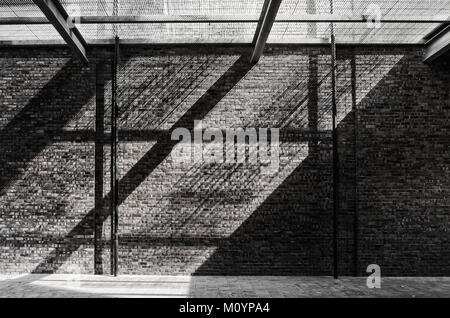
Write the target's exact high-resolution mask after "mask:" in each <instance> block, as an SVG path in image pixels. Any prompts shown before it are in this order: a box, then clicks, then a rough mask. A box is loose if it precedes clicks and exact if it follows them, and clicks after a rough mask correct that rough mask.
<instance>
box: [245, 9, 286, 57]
mask: <svg viewBox="0 0 450 318" xmlns="http://www.w3.org/2000/svg"><path fill="white" fill-rule="evenodd" d="M280 5H281V0H270V2H269V4H268V5H267V9H266V11H265V13H264V14H261V18H263V19H262V20H261V21H262V22H261V28H260V30H259V33H258V36H257V40H256V43H255V48H254V49H253V54H252V58H251V60H250V61H251V63H257V62H258V61H259V59H260V58H261V55H262V53H263V51H264V47H265V46H266V42H267V39H268V38H269V34H270V30H272V26H273V23H274V22H275V18H276V16H277V13H278V9H279V8H280ZM263 16H264V17H263Z"/></svg>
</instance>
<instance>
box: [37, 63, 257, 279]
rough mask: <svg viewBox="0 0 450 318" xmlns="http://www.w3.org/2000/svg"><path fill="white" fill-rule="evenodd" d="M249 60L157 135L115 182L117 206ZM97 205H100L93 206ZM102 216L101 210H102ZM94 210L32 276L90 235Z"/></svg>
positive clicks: (106, 200)
mask: <svg viewBox="0 0 450 318" xmlns="http://www.w3.org/2000/svg"><path fill="white" fill-rule="evenodd" d="M248 61H249V57H248V56H246V55H241V56H240V57H239V58H238V59H237V60H236V61H235V62H234V63H233V65H232V66H231V67H230V68H229V69H228V70H227V71H226V72H225V73H224V74H223V75H222V76H221V77H220V78H219V79H218V80H217V81H216V82H215V83H214V84H213V85H212V86H211V87H210V88H209V89H208V90H207V91H206V92H205V93H204V94H203V95H202V97H200V99H199V100H197V102H196V103H195V104H194V105H192V107H191V108H190V109H189V110H188V111H187V112H186V113H185V114H184V115H183V116H182V117H181V118H180V119H179V120H178V121H177V122H176V123H175V124H174V125H173V126H172V127H171V129H170V130H169V131H168V133H167V134H163V135H160V138H159V139H158V140H157V143H156V144H155V145H154V146H153V147H152V149H150V150H149V151H148V152H147V153H146V154H145V155H144V156H143V157H142V158H141V159H140V160H139V161H138V162H137V163H136V164H135V165H134V166H133V167H132V168H131V169H130V170H129V171H128V173H127V174H126V175H125V176H124V177H123V178H122V179H121V180H120V181H119V189H120V190H119V204H121V203H123V202H124V200H126V198H127V197H128V196H129V195H130V194H131V193H133V191H134V190H135V189H136V188H137V187H139V185H140V184H141V183H142V182H143V181H144V180H145V179H146V178H147V177H148V176H149V175H150V174H151V173H152V171H153V170H154V169H155V168H156V167H158V165H159V164H160V163H161V162H162V161H163V160H164V159H165V158H166V157H167V156H168V155H170V153H171V152H172V149H173V147H174V146H175V145H176V144H177V143H178V142H177V141H173V140H171V133H172V131H173V130H175V129H177V128H186V129H189V130H193V129H194V121H195V120H200V119H202V118H203V117H204V116H206V115H207V114H208V112H209V111H211V110H212V109H213V108H214V107H215V105H217V103H219V102H220V100H222V98H223V97H224V96H225V95H226V94H227V93H228V92H229V91H231V90H232V89H233V87H234V86H235V85H236V84H237V83H239V81H240V80H241V79H242V78H243V77H244V76H245V75H246V74H247V73H248V71H250V69H251V68H252V65H251V64H250V63H249V62H248ZM109 202H110V193H109V194H108V195H107V196H105V198H104V200H103V206H105V204H108V203H109ZM97 205H100V206H101V205H102V204H100V203H99V202H97ZM103 212H104V210H103ZM94 213H95V209H93V210H91V211H89V212H88V213H87V214H86V216H85V217H84V218H83V219H82V220H81V221H80V222H79V223H78V225H77V226H75V227H74V228H73V229H72V230H71V231H70V232H69V233H68V234H67V235H66V236H65V237H64V238H63V239H61V240H59V242H58V243H57V248H56V249H55V250H54V251H53V252H52V253H51V254H50V255H49V256H48V257H46V259H45V260H43V261H42V262H41V263H40V264H39V265H38V266H37V267H36V268H35V269H34V270H33V273H54V272H55V271H56V270H57V269H58V268H59V267H60V266H61V265H62V264H63V263H64V262H65V261H66V260H67V259H68V258H69V257H70V255H71V254H72V253H74V252H75V251H76V250H77V249H78V248H79V247H80V246H81V245H82V244H83V243H84V242H85V241H86V237H92V235H93V234H94V227H95V226H94V224H93V222H92V220H93V217H94ZM108 216H109V214H108V213H104V214H102V215H97V218H98V221H97V222H98V223H103V222H104V221H105V220H106V219H107V218H108Z"/></svg>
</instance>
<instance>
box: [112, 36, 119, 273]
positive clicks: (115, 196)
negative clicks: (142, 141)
mask: <svg viewBox="0 0 450 318" xmlns="http://www.w3.org/2000/svg"><path fill="white" fill-rule="evenodd" d="M118 65H119V38H118V37H117V36H116V38H115V45H114V60H113V65H112V105H111V274H112V275H114V276H117V271H118V248H119V237H118V223H119V178H118V174H117V148H118V143H119V129H118V113H119V107H118V102H117V72H118V71H117V70H118Z"/></svg>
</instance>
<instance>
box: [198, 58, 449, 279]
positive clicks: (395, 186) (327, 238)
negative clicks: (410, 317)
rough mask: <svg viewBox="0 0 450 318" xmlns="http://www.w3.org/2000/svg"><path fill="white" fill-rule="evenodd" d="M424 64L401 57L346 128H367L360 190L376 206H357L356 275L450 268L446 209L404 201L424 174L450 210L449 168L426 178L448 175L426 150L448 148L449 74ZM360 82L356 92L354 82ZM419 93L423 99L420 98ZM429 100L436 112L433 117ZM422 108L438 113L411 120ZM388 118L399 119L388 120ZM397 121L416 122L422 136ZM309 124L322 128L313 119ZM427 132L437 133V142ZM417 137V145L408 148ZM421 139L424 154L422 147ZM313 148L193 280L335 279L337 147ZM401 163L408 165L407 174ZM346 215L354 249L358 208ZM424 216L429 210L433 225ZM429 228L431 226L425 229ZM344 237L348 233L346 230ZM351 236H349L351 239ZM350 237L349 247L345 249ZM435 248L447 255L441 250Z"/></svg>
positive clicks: (439, 272)
mask: <svg viewBox="0 0 450 318" xmlns="http://www.w3.org/2000/svg"><path fill="white" fill-rule="evenodd" d="M415 58H416V57H414V56H413V57H403V58H402V59H401V60H400V61H398V62H397V64H396V65H395V66H394V67H393V68H392V69H391V70H390V71H389V73H388V74H386V75H385V76H384V77H383V78H382V79H381V80H380V82H378V84H377V85H376V86H375V87H374V88H372V89H371V90H370V92H368V93H367V95H366V96H365V97H364V98H363V99H362V100H361V101H360V102H359V103H358V107H357V108H356V109H357V112H358V114H357V115H356V114H355V106H356V105H354V109H353V111H351V112H350V113H348V114H347V115H346V116H345V118H344V119H343V120H342V121H341V122H340V123H339V126H338V132H339V135H340V136H341V137H342V136H346V138H351V135H352V134H353V129H354V124H355V122H356V123H357V124H358V125H359V126H358V127H359V128H358V134H360V135H362V138H364V143H362V141H361V142H358V143H357V145H356V147H357V151H358V154H357V157H358V160H359V161H361V162H360V165H363V166H362V167H360V168H359V169H360V170H359V171H357V172H356V174H357V175H356V178H361V174H362V175H363V176H364V179H363V180H361V179H360V180H358V181H357V182H358V187H360V188H361V191H364V195H365V198H368V197H370V196H373V197H372V198H371V199H370V200H367V199H366V200H363V201H358V202H357V204H358V206H357V209H358V213H359V214H360V216H359V222H360V224H363V225H364V227H363V228H361V229H360V231H361V232H360V234H358V235H359V236H360V242H359V243H358V246H357V248H358V249H360V256H359V261H360V262H359V266H358V268H356V270H357V273H361V272H362V271H364V270H365V267H363V266H367V265H368V264H380V265H381V266H382V268H384V269H385V270H384V272H385V275H391V276H392V275H394V276H399V275H414V276H433V275H436V276H445V275H448V266H447V267H446V266H443V265H445V264H446V262H447V260H448V259H449V253H448V239H447V238H446V237H447V236H446V234H445V233H446V231H447V230H446V229H445V226H436V224H441V222H442V221H441V220H442V219H444V218H445V220H447V219H448V216H445V215H446V213H445V211H444V210H443V209H442V207H441V206H438V205H436V206H429V205H427V204H424V203H421V204H414V203H412V204H411V203H409V202H410V201H411V200H412V198H411V197H410V196H407V195H404V193H406V191H409V192H411V191H412V190H411V189H420V187H418V186H417V185H415V186H411V184H413V183H415V182H420V180H421V178H423V175H421V174H420V173H425V174H426V176H427V177H428V178H429V177H433V178H434V179H433V178H431V179H428V180H429V182H430V184H431V185H430V186H429V187H428V188H427V189H426V190H420V191H421V192H420V194H417V195H418V197H423V198H433V199H434V200H435V198H436V197H440V198H441V199H440V202H441V204H444V205H445V204H448V200H447V199H446V198H445V197H444V198H442V197H441V195H440V194H439V191H438V190H436V186H437V185H440V184H442V185H444V184H445V185H447V186H446V188H447V189H448V184H449V181H448V178H446V177H444V176H445V173H442V171H440V173H437V174H436V175H434V176H431V175H430V171H432V169H429V170H424V171H423V172H420V171H419V173H418V172H417V170H418V167H419V166H420V167H424V166H430V165H431V166H433V169H434V170H439V169H438V168H437V166H438V165H442V166H443V167H445V165H444V162H443V160H444V161H445V159H442V158H436V159H434V161H432V162H430V160H429V159H428V157H427V155H426V154H424V151H426V150H429V151H430V154H429V155H432V154H433V152H431V150H432V149H434V150H435V151H436V149H446V147H448V138H447V137H444V136H445V134H446V133H445V129H442V126H443V125H444V126H445V118H448V114H447V115H445V112H444V111H445V106H443V104H442V103H443V102H444V103H445V100H447V102H448V95H447V97H445V92H446V89H445V88H446V87H447V89H448V82H447V84H445V80H441V79H440V78H448V73H447V74H446V73H445V71H442V70H439V67H430V68H428V69H427V68H426V66H423V69H420V68H419V69H418V70H417V73H420V74H421V80H420V81H418V80H417V77H418V76H417V73H415V72H414V71H411V68H410V67H409V65H410V64H413V63H417V60H415ZM353 67H354V66H353ZM442 69H444V68H442ZM410 79H411V80H410ZM436 79H439V81H437V80H436ZM408 80H410V81H409V82H408ZM414 80H415V81H414ZM437 83H439V84H437ZM426 85H430V86H439V89H438V90H437V91H438V92H443V93H441V94H440V95H437V94H435V95H433V96H427V95H426V94H425V95H423V94H422V93H421V92H423V91H426V90H427V87H426ZM352 86H353V87H352V89H355V85H352ZM411 91H415V92H417V95H420V94H422V95H420V97H417V96H415V95H414V94H411ZM430 92H431V93H432V94H433V90H431V89H430ZM353 94H355V93H353ZM393 96H394V97H395V98H393ZM439 98H441V100H440V99H439ZM353 102H354V101H353ZM423 104H426V105H427V106H428V108H426V111H424V109H423ZM444 105H445V104H444ZM311 106H314V105H309V107H311ZM311 112H312V113H313V114H314V112H315V110H314V107H313V108H310V120H311V119H312V118H314V116H313V117H311ZM415 112H417V113H422V114H423V113H426V115H427V116H429V117H427V116H411V115H410V114H415ZM440 112H443V113H442V114H441V113H440ZM355 116H356V121H355ZM389 116H391V117H389ZM433 116H435V117H441V118H442V119H441V120H438V121H437V122H436V120H435V121H434V122H432V121H430V119H431V118H433ZM446 116H447V117H446ZM388 120H389V121H390V122H389V123H386V121H388ZM398 123H409V124H410V125H411V127H415V128H416V130H414V129H408V127H405V126H401V125H398ZM310 124H313V123H312V122H311V121H310ZM363 124H364V125H363ZM372 125H377V129H372ZM383 125H385V126H383ZM310 128H312V127H311V126H310ZM420 135H428V136H429V137H431V140H427V137H420ZM437 136H439V137H438V138H437ZM411 140H414V142H413V143H411V142H409V141H411ZM422 143H423V145H422V146H421V147H422V148H418V147H420V144H422ZM311 146H313V148H311ZM340 147H342V148H344V149H342V148H341V149H340V156H341V155H342V156H344V158H345V159H347V158H346V156H348V153H350V154H351V153H352V152H353V151H354V150H353V147H355V145H354V144H353V145H348V144H347V145H346V143H345V142H344V143H343V141H342V140H341V141H340ZM345 147H350V148H352V149H346V148H345ZM309 149H310V153H309V155H308V157H307V158H306V159H305V160H304V161H303V162H302V163H301V164H300V166H298V167H297V168H296V169H295V170H294V171H293V173H292V174H291V175H290V176H289V177H288V178H286V179H285V180H284V182H283V183H282V184H281V185H280V186H279V187H278V188H277V189H276V190H275V191H274V192H273V193H272V194H271V195H270V196H269V197H268V198H267V199H266V200H265V201H264V202H263V204H261V205H260V206H259V207H258V208H257V209H256V210H255V211H254V212H253V214H252V215H251V216H250V217H249V218H248V219H246V220H245V221H244V223H243V224H241V225H240V227H239V228H238V229H237V230H236V231H235V232H234V233H233V234H232V235H231V236H230V237H228V238H226V239H224V240H221V241H218V248H217V250H216V251H215V252H214V253H213V254H212V255H211V256H210V258H209V259H208V260H207V261H205V262H204V263H203V264H202V265H201V266H200V267H199V268H198V269H197V271H196V272H195V273H194V275H327V276H328V275H330V274H331V273H332V261H333V260H332V255H333V254H332V206H331V204H332V200H331V192H330V191H331V184H330V180H331V171H330V169H331V141H330V140H329V139H328V140H323V141H322V142H320V143H319V144H316V143H315V142H313V143H311V142H310V143H309ZM418 149H421V150H419V151H418ZM447 149H448V148H447ZM346 153H347V154H346ZM344 158H341V160H343V159H344ZM419 164H420V165H419ZM340 165H341V168H342V169H341V173H344V174H347V173H348V174H352V173H354V172H351V171H350V172H349V170H353V169H355V167H353V165H354V162H341V163H340ZM418 165H419V166H418ZM399 166H405V167H408V169H404V170H400V169H399ZM447 167H448V162H447ZM432 173H434V172H432ZM354 177H355V176H354V175H353V176H351V178H354ZM346 178H349V176H346ZM341 181H342V179H341ZM347 181H349V182H350V185H352V184H354V181H352V180H348V179H347ZM345 191H351V190H349V188H348V186H347V187H346V186H345V185H342V187H341V189H340V197H341V198H344V197H345V196H348V195H349V194H348V193H345ZM386 191H388V192H386ZM414 191H418V190H414ZM385 192H386V193H385ZM352 195H353V194H352ZM381 198H382V199H381ZM341 203H342V202H341ZM341 209H342V210H341V211H343V212H344V213H342V214H341V215H340V232H341V235H342V236H340V238H339V240H340V243H339V244H340V245H341V246H340V249H343V248H347V247H345V246H344V245H345V244H350V245H351V244H352V243H351V236H352V235H353V234H354V233H353V232H352V229H351V227H352V226H353V225H352V224H351V223H352V222H353V215H352V213H355V211H352V209H351V208H349V207H341ZM424 210H425V211H426V213H427V214H426V215H427V216H426V220H427V221H426V222H424V219H425V218H424ZM447 215H448V214H447ZM405 220H406V221H405ZM407 222H409V223H407ZM427 222H428V223H427ZM367 224H370V226H367ZM421 224H424V225H427V224H429V225H427V226H422V227H421V226H420V225H421ZM444 224H445V221H444ZM447 224H448V223H447ZM346 226H348V228H347V229H346V228H345V227H346ZM345 231H348V233H343V232H345ZM320 233H322V234H320ZM324 233H325V235H323V234H324ZM398 233H401V235H398ZM345 235H349V236H350V237H347V238H345V237H344V236H345ZM418 237H421V244H420V245H417V244H416V242H417V239H418ZM349 238H350V243H349V242H348V241H347V243H346V242H345V240H348V239H349ZM350 247H352V246H350ZM352 249H353V247H352V248H350V250H352ZM436 249H438V250H441V251H440V252H438V253H436ZM342 257H346V256H343V255H340V262H341V261H342V260H341V258H342ZM351 258H352V256H350V259H351ZM353 261H354V260H353ZM352 267H353V266H352V265H351V261H350V262H349V263H346V267H344V266H343V268H341V273H342V274H343V275H349V274H352V273H353V271H354V268H352Z"/></svg>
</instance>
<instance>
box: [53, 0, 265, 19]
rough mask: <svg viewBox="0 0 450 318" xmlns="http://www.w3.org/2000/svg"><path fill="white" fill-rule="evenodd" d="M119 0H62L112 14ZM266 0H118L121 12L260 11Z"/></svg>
mask: <svg viewBox="0 0 450 318" xmlns="http://www.w3.org/2000/svg"><path fill="white" fill-rule="evenodd" d="M114 2H115V0H61V3H62V4H63V6H64V7H65V8H66V10H67V11H68V12H70V11H72V12H74V11H79V12H80V14H81V15H88V16H95V15H100V16H111V15H113V10H114ZM263 3H264V0H245V1H242V0H117V6H118V15H128V16H130V15H160V14H166V15H208V14H214V15H236V14H259V13H260V12H261V8H262V5H263Z"/></svg>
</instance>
